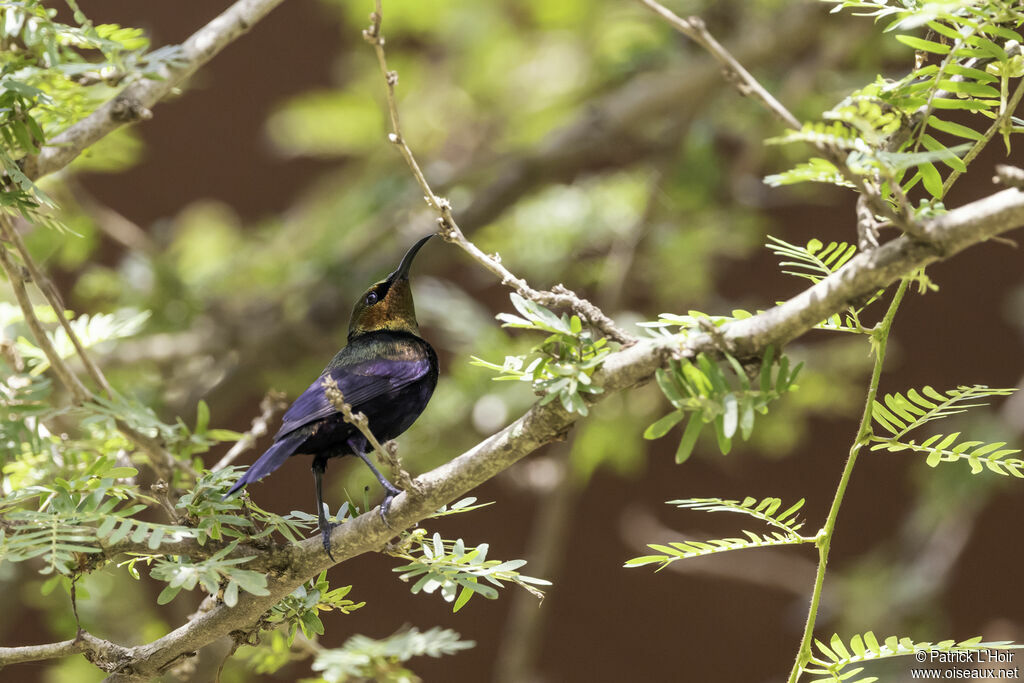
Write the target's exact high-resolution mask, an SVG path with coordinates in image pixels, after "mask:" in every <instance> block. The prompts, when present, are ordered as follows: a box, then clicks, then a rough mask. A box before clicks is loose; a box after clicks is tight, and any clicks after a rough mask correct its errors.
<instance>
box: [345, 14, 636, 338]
mask: <svg viewBox="0 0 1024 683" xmlns="http://www.w3.org/2000/svg"><path fill="white" fill-rule="evenodd" d="M375 2H376V7H377V9H376V11H375V12H373V13H372V14H371V15H370V26H369V28H367V29H365V30H364V31H363V38H364V39H365V40H366V42H368V43H369V44H370V45H372V46H373V49H374V52H375V53H376V55H377V63H378V64H379V65H380V70H381V73H383V74H384V82H385V84H386V85H387V88H386V91H385V92H386V93H387V102H388V116H389V117H390V119H391V133H389V134H388V140H389V141H390V142H391V143H392V144H393V145H395V147H397V148H398V151H399V152H400V153H401V154H402V157H403V158H404V159H405V163H406V164H408V165H409V169H410V170H411V171H412V175H413V177H414V178H415V179H416V182H417V183H418V184H419V186H420V189H421V190H422V191H423V198H424V200H426V202H427V205H428V206H429V207H430V208H431V209H433V210H434V211H436V212H437V213H438V216H439V217H438V224H439V225H440V231H441V232H440V234H441V236H442V237H443V238H444V239H446V240H448V241H449V242H454V243H455V244H457V245H459V246H460V247H462V249H463V250H464V251H465V252H466V253H468V254H469V255H470V256H472V257H473V259H474V260H476V261H477V262H478V263H480V264H481V265H482V266H483V267H484V268H486V269H487V270H489V271H491V272H492V273H493V274H494V275H496V276H498V278H499V279H500V280H501V283H502V284H503V285H505V286H507V287H511V288H513V289H515V290H516V291H517V292H518V293H519V294H520V295H522V296H523V297H524V298H526V299H530V300H532V301H536V302H537V303H539V304H543V305H546V306H564V307H567V308H570V309H571V310H572V311H573V312H574V313H576V314H577V315H579V316H580V317H581V318H583V319H585V320H587V321H588V322H589V323H590V324H592V325H593V326H594V327H596V328H597V329H599V330H601V332H603V333H604V334H605V335H606V336H608V337H610V338H611V339H614V340H615V341H618V342H621V343H623V344H631V343H633V342H634V341H636V338H635V337H633V336H632V335H631V334H629V333H628V332H625V331H624V330H622V329H620V328H619V327H618V326H616V325H615V323H614V322H613V321H612V320H611V318H609V317H608V316H606V315H605V314H604V313H603V312H602V311H601V310H600V309H599V308H598V307H597V306H595V305H594V304H592V303H591V302H589V301H587V300H586V299H583V298H581V297H579V296H577V295H576V294H575V293H574V292H573V291H572V290H570V289H568V288H567V287H565V286H564V285H556V286H555V287H554V288H552V290H551V291H549V292H545V291H538V290H536V289H533V288H532V287H530V286H529V285H528V284H527V283H526V280H523V279H522V278H518V277H516V276H515V275H513V274H512V272H511V271H509V270H508V269H507V268H506V267H505V266H503V265H502V263H501V259H500V258H499V257H497V256H490V255H488V254H485V253H484V252H483V251H481V250H480V249H479V248H478V247H477V246H476V245H475V244H473V243H472V242H470V241H469V240H468V239H466V236H465V235H464V234H463V233H462V230H461V229H460V228H459V226H458V223H456V222H455V217H454V216H453V215H452V205H451V203H450V202H449V201H448V200H447V199H446V198H444V197H439V196H438V195H436V194H434V191H433V190H431V189H430V183H428V182H427V179H426V176H424V175H423V170H422V169H421V168H420V165H419V164H418V163H417V162H416V157H415V156H414V155H413V153H412V150H411V149H410V148H409V145H408V144H406V142H405V138H404V137H403V136H402V126H401V120H400V118H399V114H398V104H397V102H396V98H395V86H396V85H397V84H398V74H397V73H396V72H394V71H390V70H389V69H388V62H387V56H386V55H385V53H384V35H383V34H382V33H381V21H382V18H383V8H382V4H381V0H375Z"/></svg>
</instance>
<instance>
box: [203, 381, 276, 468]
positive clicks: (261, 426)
mask: <svg viewBox="0 0 1024 683" xmlns="http://www.w3.org/2000/svg"><path fill="white" fill-rule="evenodd" d="M287 407H288V402H287V401H286V400H285V395H284V394H283V393H282V392H280V391H273V390H271V391H268V392H267V395H266V396H264V397H263V400H262V401H260V414H259V415H257V416H256V417H254V418H253V419H252V426H251V427H250V428H249V431H247V432H246V433H245V434H243V435H242V438H241V439H239V440H238V441H236V442H235V445H234V446H232V447H231V450H229V451H228V452H227V453H225V454H224V457H223V458H221V459H220V460H218V461H217V464H216V465H214V466H213V467H211V468H210V471H211V472H217V471H219V470H222V469H224V468H225V467H227V466H228V465H230V464H231V463H233V462H234V461H235V460H236V459H237V458H238V456H240V455H241V454H242V453H244V452H245V451H247V450H249V449H250V448H252V447H253V446H255V445H256V442H257V441H258V440H259V439H260V437H263V436H265V435H266V434H267V433H268V432H269V431H270V423H271V422H273V420H274V418H275V417H277V414H278V413H280V412H283V411H284V409H285V408H287Z"/></svg>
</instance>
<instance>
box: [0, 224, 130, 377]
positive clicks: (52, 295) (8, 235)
mask: <svg viewBox="0 0 1024 683" xmlns="http://www.w3.org/2000/svg"><path fill="white" fill-rule="evenodd" d="M0 228H2V230H3V236H4V238H5V239H6V240H8V241H10V242H12V243H13V244H14V246H15V248H16V249H17V250H18V254H19V255H20V256H21V262H22V263H24V264H25V267H26V268H27V269H28V272H29V275H30V276H31V278H32V281H33V282H35V284H36V287H38V288H39V291H40V292H42V293H43V296H44V297H45V298H46V301H47V302H48V303H49V304H50V308H52V309H53V313H54V315H55V316H57V322H58V323H60V326H61V327H62V328H63V329H64V333H65V334H66V335H67V336H68V339H69V340H71V344H72V345H73V346H74V347H75V351H76V352H77V353H78V357H79V358H80V359H81V361H82V365H84V366H85V371H86V373H87V374H88V375H89V377H91V378H92V381H94V382H96V384H97V385H98V386H99V387H100V389H102V390H103V392H104V393H105V394H106V395H107V396H113V393H114V390H113V389H112V388H111V386H110V383H109V382H107V378H106V377H104V375H103V373H102V372H100V369H99V368H98V367H97V366H96V364H95V363H93V362H92V358H91V357H90V356H89V354H88V353H86V351H85V346H83V345H82V342H81V340H80V339H79V338H78V334H77V333H76V332H75V330H74V328H72V327H71V323H69V322H68V319H67V316H65V315H64V309H65V306H64V302H63V301H62V300H61V297H60V294H59V293H58V292H57V288H56V287H55V286H54V284H53V282H52V281H51V280H50V278H48V277H47V276H46V274H45V273H43V270H42V268H40V267H39V265H38V264H36V262H35V259H33V258H32V255H31V254H30V253H29V251H28V249H27V248H26V247H25V240H23V239H22V238H21V233H19V232H18V231H17V230H16V229H15V228H14V226H13V225H12V224H11V218H10V216H9V215H7V214H0Z"/></svg>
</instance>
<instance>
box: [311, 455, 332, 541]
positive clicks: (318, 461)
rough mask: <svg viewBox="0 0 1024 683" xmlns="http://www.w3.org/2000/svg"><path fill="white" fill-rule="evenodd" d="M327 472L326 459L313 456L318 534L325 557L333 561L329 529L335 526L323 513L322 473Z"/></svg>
mask: <svg viewBox="0 0 1024 683" xmlns="http://www.w3.org/2000/svg"><path fill="white" fill-rule="evenodd" d="M326 470H327V458H321V457H320V456H315V457H314V458H313V481H314V482H316V514H317V522H318V523H319V526H320V534H321V535H322V536H323V539H324V550H326V551H327V557H329V558H331V561H333V560H334V555H332V554H331V529H333V528H334V527H336V526H337V524H331V523H330V522H328V521H327V513H326V512H325V511H324V491H323V478H324V472H325V471H326Z"/></svg>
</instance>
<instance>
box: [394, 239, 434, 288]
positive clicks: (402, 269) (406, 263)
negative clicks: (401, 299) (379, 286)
mask: <svg viewBox="0 0 1024 683" xmlns="http://www.w3.org/2000/svg"><path fill="white" fill-rule="evenodd" d="M433 236H434V234H433V233H431V234H429V235H427V236H426V237H424V238H423V239H421V240H420V241H419V242H417V243H416V244H414V245H412V247H410V248H409V251H407V252H405V257H404V258H403V259H402V262H401V263H400V264H398V268H397V269H396V270H395V272H393V273H391V275H388V277H387V281H388V282H395V281H396V280H408V279H409V268H410V267H412V260H413V259H414V258H415V257H416V252H418V251H419V250H420V247H422V246H423V245H424V244H426V243H427V240H429V239H430V238H431V237H433Z"/></svg>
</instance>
